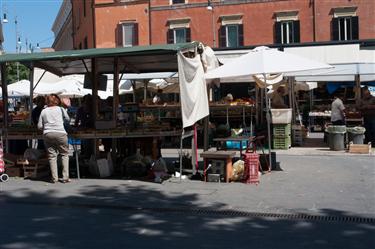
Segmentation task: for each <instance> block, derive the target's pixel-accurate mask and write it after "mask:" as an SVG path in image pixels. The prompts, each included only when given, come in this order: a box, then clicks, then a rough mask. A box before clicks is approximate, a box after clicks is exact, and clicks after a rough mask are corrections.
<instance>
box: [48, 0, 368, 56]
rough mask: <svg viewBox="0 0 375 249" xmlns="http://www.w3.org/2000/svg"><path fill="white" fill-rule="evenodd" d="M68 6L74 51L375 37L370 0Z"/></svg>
mask: <svg viewBox="0 0 375 249" xmlns="http://www.w3.org/2000/svg"><path fill="white" fill-rule="evenodd" d="M71 4H72V10H71V13H72V14H71V19H72V30H73V31H72V32H70V33H71V34H72V37H73V48H75V49H79V48H92V47H97V48H102V47H115V46H134V45H150V44H165V43H175V42H185V41H191V40H198V41H201V42H203V43H205V44H208V45H209V46H211V47H215V48H225V47H231V48H238V47H242V46H256V45H261V44H296V43H306V42H326V41H347V40H367V39H374V38H375V15H374V13H375V1H374V0H329V1H322V0H151V1H148V0H80V1H77V0H71ZM63 7H64V5H62V8H63ZM60 12H61V11H60ZM61 32H63V30H62V31H61ZM65 33H69V32H65ZM56 39H60V40H64V39H66V37H65V38H64V36H63V35H60V36H56ZM61 42H62V41H55V44H58V43H61Z"/></svg>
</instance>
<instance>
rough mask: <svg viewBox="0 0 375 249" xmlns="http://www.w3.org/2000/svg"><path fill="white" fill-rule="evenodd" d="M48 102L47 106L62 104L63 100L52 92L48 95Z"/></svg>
mask: <svg viewBox="0 0 375 249" xmlns="http://www.w3.org/2000/svg"><path fill="white" fill-rule="evenodd" d="M46 104H47V106H58V105H60V104H61V100H60V98H59V96H57V95H56V94H51V95H48V96H47V99H46Z"/></svg>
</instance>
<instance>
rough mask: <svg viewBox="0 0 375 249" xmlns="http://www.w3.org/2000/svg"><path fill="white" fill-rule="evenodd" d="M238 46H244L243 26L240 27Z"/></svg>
mask: <svg viewBox="0 0 375 249" xmlns="http://www.w3.org/2000/svg"><path fill="white" fill-rule="evenodd" d="M238 46H240V47H242V46H243V24H239V25H238Z"/></svg>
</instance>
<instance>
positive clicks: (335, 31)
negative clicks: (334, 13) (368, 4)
mask: <svg viewBox="0 0 375 249" xmlns="http://www.w3.org/2000/svg"><path fill="white" fill-rule="evenodd" d="M358 37H359V34H358V16H344V17H335V18H333V19H332V39H333V40H334V41H348V40H358Z"/></svg>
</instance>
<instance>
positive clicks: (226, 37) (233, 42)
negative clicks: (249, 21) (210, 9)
mask: <svg viewBox="0 0 375 249" xmlns="http://www.w3.org/2000/svg"><path fill="white" fill-rule="evenodd" d="M219 46H220V47H227V48H236V47H240V46H243V25H242V24H229V25H224V26H221V28H220V44H219Z"/></svg>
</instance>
